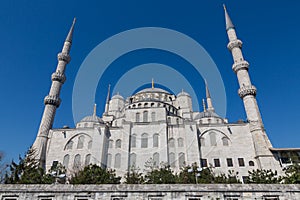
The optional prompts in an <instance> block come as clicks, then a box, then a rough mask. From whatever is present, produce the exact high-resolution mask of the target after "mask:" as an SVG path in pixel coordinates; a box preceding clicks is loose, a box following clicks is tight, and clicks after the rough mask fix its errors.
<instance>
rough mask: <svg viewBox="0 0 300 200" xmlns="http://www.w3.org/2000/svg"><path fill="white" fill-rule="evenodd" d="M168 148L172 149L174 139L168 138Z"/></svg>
mask: <svg viewBox="0 0 300 200" xmlns="http://www.w3.org/2000/svg"><path fill="white" fill-rule="evenodd" d="M169 147H170V148H174V147H175V139H174V138H170V139H169Z"/></svg>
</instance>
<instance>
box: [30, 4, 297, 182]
mask: <svg viewBox="0 0 300 200" xmlns="http://www.w3.org/2000/svg"><path fill="white" fill-rule="evenodd" d="M225 19H226V31H227V35H228V39H229V43H228V46H227V47H228V49H229V50H230V51H231V53H232V57H233V66H232V69H233V71H234V72H235V73H236V75H237V78H238V83H239V86H240V89H239V91H238V94H239V96H240V97H241V99H242V101H243V103H244V107H245V112H246V115H247V120H246V121H238V122H234V123H231V122H228V120H227V119H225V118H222V117H220V116H219V115H218V114H217V113H216V112H215V110H214V107H213V99H212V98H211V95H210V92H209V86H208V84H206V99H205V100H204V101H203V110H202V111H195V110H193V106H192V99H191V97H190V95H189V94H188V93H186V92H184V91H182V92H180V93H179V94H176V95H175V94H172V93H170V92H168V91H166V90H163V89H161V88H156V87H155V84H154V83H152V87H151V88H146V89H143V90H141V91H139V92H137V93H136V94H133V95H132V96H130V97H122V96H121V95H119V94H116V95H114V96H112V97H110V89H109V90H108V94H107V100H106V102H105V111H104V113H103V114H102V115H100V116H97V112H96V107H95V109H94V113H93V114H92V115H91V116H86V117H85V118H83V119H82V120H81V121H79V122H78V123H77V124H76V127H74V128H69V127H64V128H61V129H53V128H52V124H53V120H54V116H55V111H56V109H57V107H58V106H59V104H60V98H59V95H60V90H61V87H62V85H63V83H64V81H65V75H64V74H65V67H66V65H67V64H68V62H69V61H70V56H69V53H70V48H71V44H72V35H73V29H74V24H75V20H74V22H73V25H72V27H71V29H70V32H69V34H68V36H67V39H66V41H65V43H64V46H63V50H62V52H61V53H59V54H58V65H57V69H56V71H55V73H53V74H52V86H51V89H50V92H49V95H48V96H46V97H45V99H44V103H45V110H44V114H43V117H42V120H41V125H40V129H39V132H38V135H37V138H36V140H35V142H34V144H33V148H34V149H35V150H36V158H37V159H38V160H39V162H40V164H41V166H42V167H44V168H45V169H46V170H48V169H49V168H50V167H51V166H52V164H53V162H55V161H58V162H60V163H62V164H63V165H64V166H65V167H66V168H67V170H68V172H69V173H73V172H76V171H78V170H80V169H82V168H83V167H84V166H86V165H88V164H97V165H100V166H102V167H106V168H112V169H115V170H116V173H117V175H121V176H123V175H124V174H125V173H126V172H127V171H128V170H129V169H130V168H131V167H135V168H138V169H140V170H141V171H142V172H143V171H145V170H147V169H149V168H148V167H159V166H161V165H170V167H171V168H172V169H173V170H174V171H175V172H177V171H179V170H180V168H181V167H183V166H186V165H191V164H193V163H197V164H198V165H199V166H201V167H202V168H203V167H212V168H213V170H214V172H216V173H227V172H228V171H229V170H233V171H235V172H238V176H239V178H240V179H242V178H243V177H245V176H247V175H248V171H249V170H252V169H273V170H277V171H279V172H281V170H282V168H283V167H284V166H285V164H289V163H291V159H290V158H291V155H295V156H297V157H299V156H300V154H299V152H300V150H299V149H276V148H273V147H272V145H271V142H270V141H269V139H268V137H267V134H266V132H265V129H264V125H263V122H262V119H261V115H260V111H259V107H258V105H257V102H256V88H255V86H254V85H253V84H252V82H251V80H250V77H249V74H248V68H249V63H248V62H247V61H246V60H244V57H243V54H242V50H241V47H242V42H241V41H240V40H239V39H238V37H237V35H236V31H235V27H234V26H233V23H232V21H231V19H230V17H229V15H228V13H227V11H226V8H225Z"/></svg>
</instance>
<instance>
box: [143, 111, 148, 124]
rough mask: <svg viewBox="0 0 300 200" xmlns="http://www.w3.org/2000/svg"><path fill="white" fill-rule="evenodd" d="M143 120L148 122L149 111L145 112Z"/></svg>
mask: <svg viewBox="0 0 300 200" xmlns="http://www.w3.org/2000/svg"><path fill="white" fill-rule="evenodd" d="M143 122H148V111H144V112H143Z"/></svg>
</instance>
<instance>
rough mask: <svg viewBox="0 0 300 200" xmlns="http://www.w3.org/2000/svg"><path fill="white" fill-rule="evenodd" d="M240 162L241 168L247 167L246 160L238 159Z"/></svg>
mask: <svg viewBox="0 0 300 200" xmlns="http://www.w3.org/2000/svg"><path fill="white" fill-rule="evenodd" d="M238 161H239V166H240V167H244V166H245V162H244V158H238Z"/></svg>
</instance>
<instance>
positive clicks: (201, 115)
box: [195, 111, 221, 120]
mask: <svg viewBox="0 0 300 200" xmlns="http://www.w3.org/2000/svg"><path fill="white" fill-rule="evenodd" d="M209 117H216V118H221V117H220V116H219V115H217V114H216V113H215V112H213V111H205V112H200V113H199V114H197V115H196V116H195V120H196V119H201V118H209Z"/></svg>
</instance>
